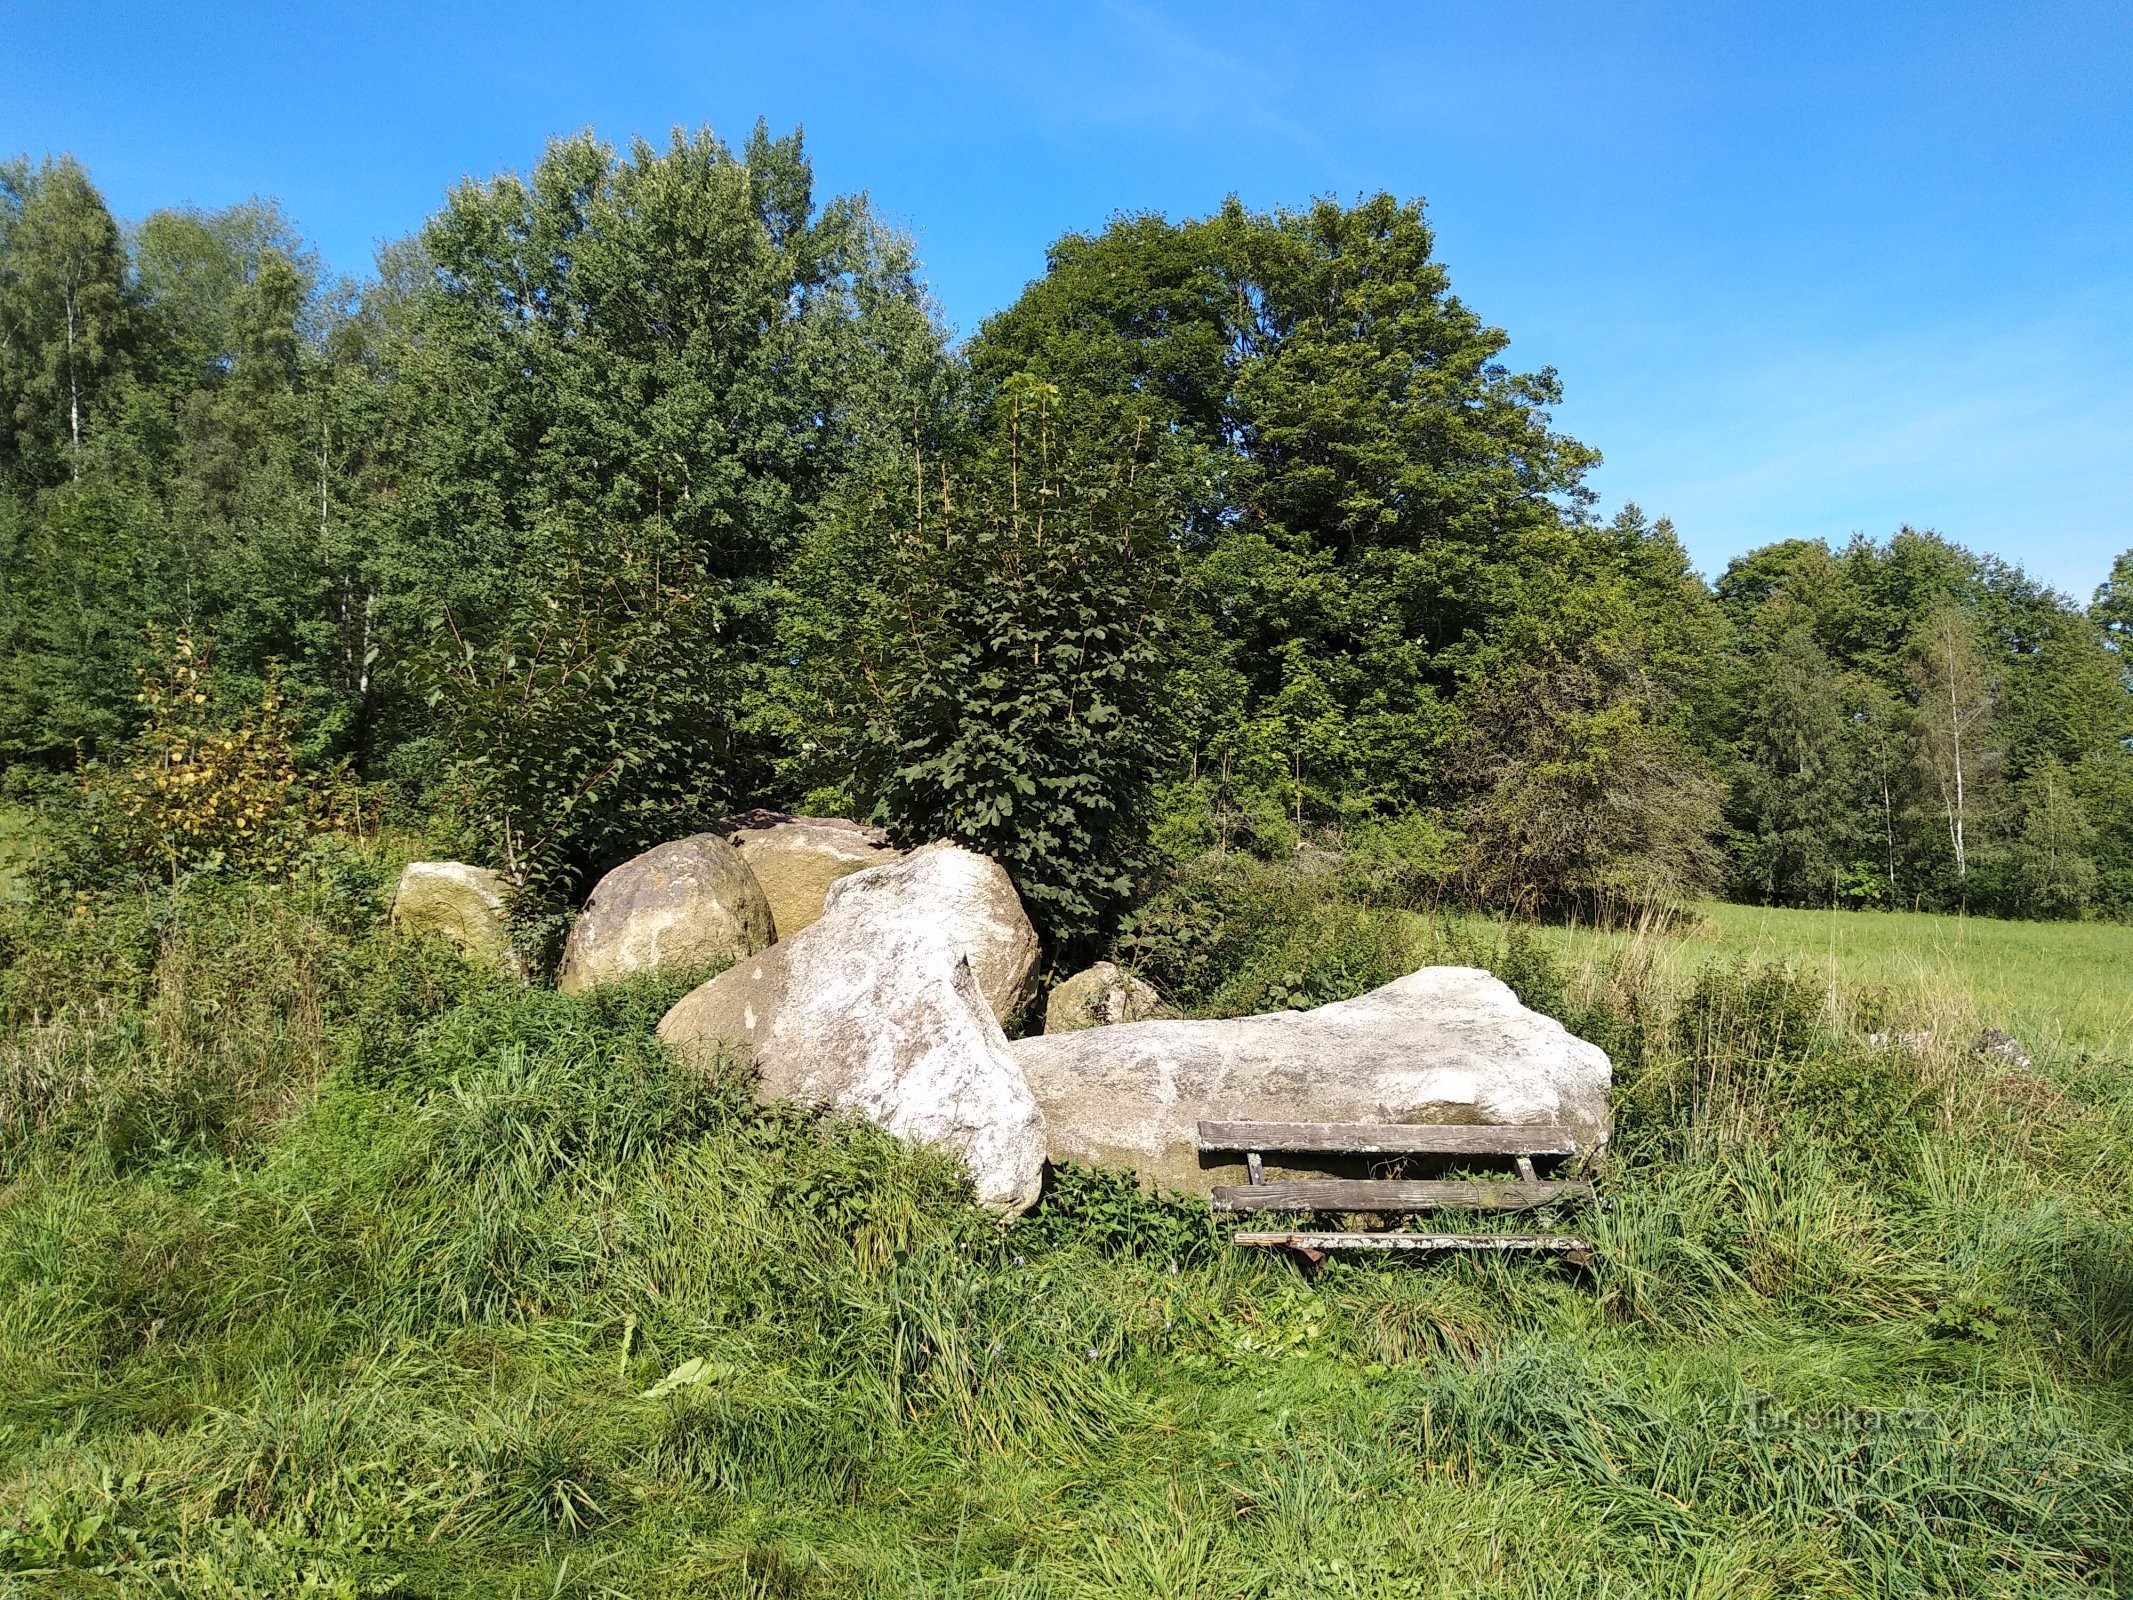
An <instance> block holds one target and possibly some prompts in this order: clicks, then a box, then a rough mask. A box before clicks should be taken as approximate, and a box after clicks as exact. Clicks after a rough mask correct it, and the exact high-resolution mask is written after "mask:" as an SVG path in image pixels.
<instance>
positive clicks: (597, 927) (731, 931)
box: [556, 833, 773, 991]
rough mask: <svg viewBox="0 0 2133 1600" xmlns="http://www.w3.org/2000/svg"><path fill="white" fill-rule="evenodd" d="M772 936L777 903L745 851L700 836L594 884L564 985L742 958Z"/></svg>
mask: <svg viewBox="0 0 2133 1600" xmlns="http://www.w3.org/2000/svg"><path fill="white" fill-rule="evenodd" d="M772 937H773V934H772V923H771V914H770V902H769V901H768V900H767V899H766V898H764V895H763V890H762V887H761V885H759V884H758V883H757V882H756V878H755V874H754V872H753V871H751V870H750V869H749V866H748V863H747V861H746V860H745V859H744V858H743V857H742V855H741V852H740V850H739V849H737V848H736V847H735V846H734V845H733V844H731V843H730V842H728V841H727V840H725V839H722V838H720V837H719V836H718V835H717V834H715V833H699V834H694V835H692V836H691V837H689V838H686V839H676V840H674V841H673V842H672V843H670V844H663V845H660V846H658V847H656V848H655V849H651V850H647V851H645V852H644V854H643V855H641V856H636V857H633V858H632V859H630V860H628V861H625V862H623V863H622V865H621V866H619V867H617V868H615V869H614V870H613V871H612V872H610V873H608V874H607V876H605V877H604V878H602V879H601V880H600V881H599V883H598V884H597V885H595V886H594V888H593V892H592V897H591V898H590V899H588V900H587V901H586V902H585V910H584V912H583V914H581V915H580V916H579V918H578V920H577V922H576V924H575V925H573V926H572V928H571V930H570V942H569V943H568V944H567V945H566V946H565V947H564V950H563V964H562V967H561V968H560V969H559V970H558V972H557V973H556V986H557V987H558V988H561V989H566V990H573V991H575V990H583V989H590V988H592V987H594V986H595V985H597V984H602V983H612V982H614V981H615V980H616V979H618V978H626V977H629V976H630V975H631V974H632V973H638V972H657V971H662V970H663V971H670V972H671V971H678V970H682V969H686V968H689V967H707V966H712V965H716V964H720V963H725V962H731V961H737V960H739V959H740V958H741V957H743V956H751V955H754V954H755V952H756V951H758V950H760V949H762V948H763V946H765V945H767V944H769V943H770V941H771V938H772Z"/></svg>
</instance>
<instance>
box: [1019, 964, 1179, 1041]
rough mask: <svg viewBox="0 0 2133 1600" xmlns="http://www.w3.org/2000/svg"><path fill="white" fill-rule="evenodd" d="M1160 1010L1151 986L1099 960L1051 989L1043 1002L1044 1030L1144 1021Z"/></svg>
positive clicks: (1158, 997)
mask: <svg viewBox="0 0 2133 1600" xmlns="http://www.w3.org/2000/svg"><path fill="white" fill-rule="evenodd" d="M1162 1009H1163V997H1162V996H1161V995H1159V994H1157V993H1156V992H1155V990H1154V988H1153V987H1151V986H1150V985H1149V984H1147V983H1145V982H1144V981H1142V980H1141V979H1139V978H1136V977H1135V976H1134V975H1133V974H1132V973H1130V972H1127V971H1125V970H1124V969H1123V968H1121V967H1119V966H1117V965H1115V964H1114V963H1112V962H1109V961H1099V962H1097V963H1096V965H1095V966H1093V967H1087V968H1084V969H1083V970H1082V971H1080V972H1077V973H1075V974H1074V976H1073V977H1071V978H1067V979H1065V980H1064V981H1062V982H1060V983H1059V984H1057V985H1055V986H1054V988H1053V989H1052V992H1051V994H1050V995H1048V996H1047V997H1046V999H1045V1003H1044V1031H1045V1032H1046V1033H1073V1032H1075V1031H1076V1030H1077V1029H1080V1028H1102V1027H1108V1026H1109V1025H1111V1024H1112V1023H1117V1022H1144V1021H1146V1020H1147V1019H1148V1018H1150V1017H1152V1016H1155V1015H1156V1014H1157V1013H1158V1012H1160V1011H1161V1010H1162Z"/></svg>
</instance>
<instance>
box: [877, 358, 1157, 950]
mask: <svg viewBox="0 0 2133 1600" xmlns="http://www.w3.org/2000/svg"><path fill="white" fill-rule="evenodd" d="M1065 409H1066V408H1065V407H1064V406H1063V404H1062V396H1061V394H1060V392H1059V390H1058V389H1057V388H1055V387H1054V386H1052V385H1050V384H1046V383H1043V382H1041V381H1038V380H1034V379H1022V380H1018V381H1015V382H1011V383H1007V384H1004V385H1002V386H1001V389H1000V392H999V395H998V398H997V401H996V404H995V419H994V426H993V430H992V432H991V434H990V436H989V437H986V438H983V439H982V440H981V441H980V442H979V443H978V444H977V445H976V446H975V447H974V448H972V449H971V450H970V451H969V453H968V454H967V455H966V456H965V457H964V458H963V459H962V460H960V461H959V462H957V463H955V464H954V465H952V466H951V465H949V464H947V463H943V462H940V461H937V460H935V461H928V460H926V459H925V458H924V457H923V456H918V457H914V459H913V460H912V462H911V463H910V466H909V469H908V470H907V471H906V473H904V474H900V475H898V476H897V478H896V479H894V480H892V483H891V484H890V485H888V486H885V491H886V492H885V493H884V494H883V496H882V499H881V501H880V502H879V503H878V504H877V506H875V507H874V508H873V509H872V513H871V518H870V523H869V526H868V527H867V528H866V529H865V530H863V535H864V539H865V543H864V549H865V550H866V552H868V554H867V559H868V561H869V562H870V564H872V565H874V566H875V567H876V569H877V570H878V572H879V573H880V579H879V583H878V586H877V587H876V588H874V589H873V591H872V592H871V594H870V595H869V596H868V597H867V609H866V612H865V614H864V616H863V618H862V622H861V626H860V628H859V629H858V632H857V637H856V640H855V644H856V648H855V649H854V651H853V653H852V657H851V660H850V662H849V671H850V684H851V687H850V689H849V690H848V693H849V694H850V697H851V702H852V703H853V705H854V706H855V709H856V711H857V713H858V715H860V716H862V717H863V718H864V719H865V720H864V742H863V744H862V746H861V748H860V750H859V751H858V753H857V754H858V763H857V764H858V771H857V775H856V780H855V781H856V783H857V785H858V786H859V787H860V788H861V790H862V791H863V793H864V794H865V795H866V796H868V797H870V798H872V799H873V800H874V802H875V804H876V806H877V814H878V815H879V816H880V817H881V818H882V819H883V820H885V821H887V822H889V823H890V824H891V825H892V827H893V829H894V830H895V831H896V832H897V833H898V834H900V835H901V836H902V837H904V838H907V839H912V840H923V839H928V838H938V837H947V838H952V839H957V840H960V841H962V842H963V843H965V844H968V845H970V846H971V847H972V848H974V849H977V850H980V851H983V852H984V853H986V854H988V855H991V856H993V857H995V858H996V859H998V860H999V861H1000V862H1001V863H1002V864H1003V865H1005V866H1006V867H1007V869H1008V871H1009V873H1010V874H1011V875H1012V876H1013V877H1014V879H1015V883H1016V886H1017V888H1018V889H1019V890H1020V891H1021V893H1022V896H1023V898H1024V899H1025V900H1026V901H1027V902H1028V904H1029V908H1030V913H1031V916H1032V917H1033V919H1034V920H1035V921H1036V922H1037V924H1038V927H1039V929H1040V931H1041V932H1042V933H1043V934H1044V935H1045V936H1046V938H1047V939H1048V940H1050V941H1052V942H1054V943H1055V945H1056V944H1057V943H1059V942H1072V941H1074V940H1076V939H1078V938H1080V937H1082V936H1085V935H1089V934H1091V933H1094V932H1095V931H1097V930H1098V929H1099V927H1100V926H1101V925H1102V923H1103V921H1104V919H1105V918H1106V916H1107V915H1108V913H1109V912H1110V911H1111V910H1112V909H1113V908H1114V907H1115V906H1116V905H1117V904H1118V903H1119V902H1120V901H1121V900H1122V899H1123V898H1124V897H1125V895H1126V894H1127V893H1128V892H1129V891H1130V889H1131V887H1132V885H1133V881H1134V874H1135V871H1136V869H1137V868H1138V867H1139V866H1140V864H1141V858H1142V852H1143V849H1144V846H1145V841H1146V837H1147V831H1148V827H1149V824H1150V794H1151V789H1152V786H1153V783H1154V780H1155V778H1156V775H1157V772H1158V770H1159V763H1160V762H1161V761H1162V759H1163V758H1164V757H1165V756H1166V755H1167V753H1168V746H1169V740H1168V730H1167V728H1166V717H1165V705H1166V701H1167V699H1168V696H1167V693H1166V686H1167V675H1168V667H1169V663H1170V660H1171V653H1170V643H1171V641H1170V639H1169V637H1168V634H1169V628H1170V625H1171V617H1172V613H1173V610H1174V608H1175V605H1176V601H1177V593H1178V576H1177V568H1176V559H1175V550H1174V546H1173V544H1172V542H1171V534H1172V531H1173V529H1174V526H1175V520H1176V511H1175V508H1174V505H1173V504H1172V502H1171V501H1170V500H1169V499H1168V496H1167V493H1166V488H1165V477H1164V475H1163V474H1161V473H1160V472H1158V471H1156V470H1155V469H1154V464H1153V462H1152V457H1153V455H1154V452H1155V448H1156V446H1155V442H1154V441H1153V440H1152V439H1151V438H1150V437H1149V436H1148V435H1147V434H1146V433H1145V432H1141V433H1136V434H1132V435H1128V436H1127V437H1125V438H1123V439H1117V440H1114V441H1112V442H1111V447H1110V448H1106V449H1094V448H1087V447H1086V445H1087V441H1088V440H1089V439H1090V438H1091V434H1090V433H1089V432H1088V431H1087V430H1086V429H1084V428H1082V427H1077V426H1073V425H1070V424H1069V422H1068V420H1067V419H1066V418H1065V417H1064V416H1063V415H1062V413H1063V411H1064V410H1065Z"/></svg>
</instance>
